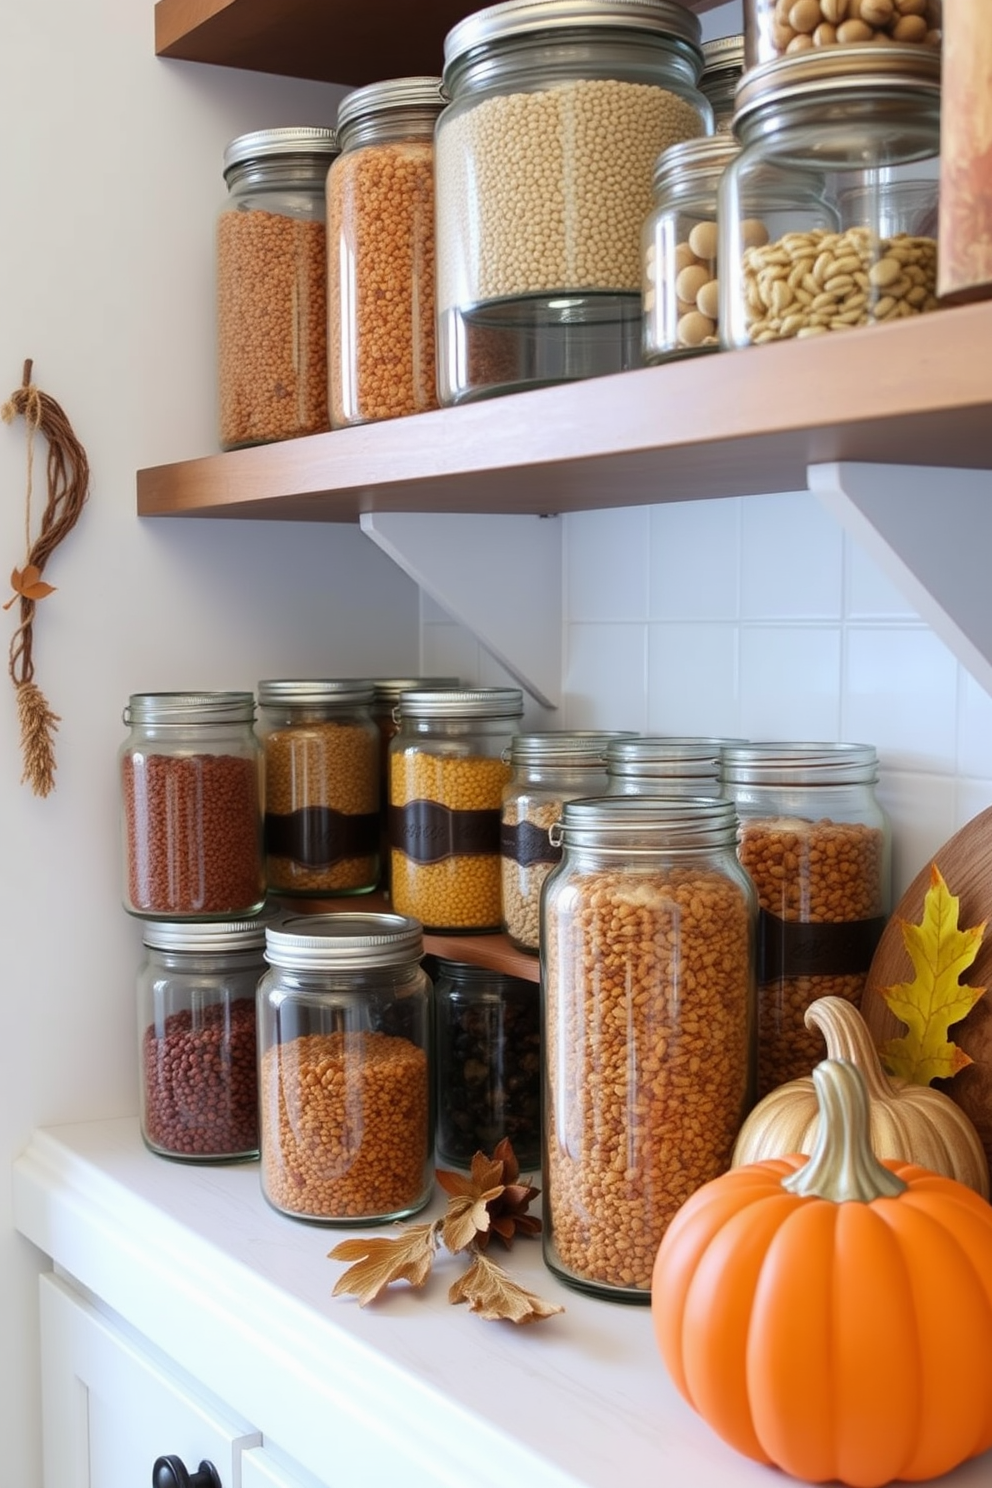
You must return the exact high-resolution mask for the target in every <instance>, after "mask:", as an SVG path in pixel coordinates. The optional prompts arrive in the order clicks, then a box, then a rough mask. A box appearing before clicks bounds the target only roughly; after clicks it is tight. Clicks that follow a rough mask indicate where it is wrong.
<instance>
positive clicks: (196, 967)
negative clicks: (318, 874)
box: [137, 918, 265, 1162]
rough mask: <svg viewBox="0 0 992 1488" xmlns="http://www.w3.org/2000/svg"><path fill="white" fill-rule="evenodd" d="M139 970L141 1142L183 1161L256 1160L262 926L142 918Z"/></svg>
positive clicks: (246, 922)
mask: <svg viewBox="0 0 992 1488" xmlns="http://www.w3.org/2000/svg"><path fill="white" fill-rule="evenodd" d="M142 933H143V937H144V944H145V959H144V961H143V962H142V965H141V968H140V970H139V972H138V985H137V991H138V1083H139V1091H140V1094H139V1103H140V1111H141V1135H142V1138H143V1140H144V1142H145V1145H146V1147H148V1148H149V1149H150V1150H151V1151H152V1152H156V1153H158V1154H159V1156H161V1157H171V1158H176V1159H178V1160H179V1161H181V1162H231V1161H235V1160H239V1159H246V1158H253V1157H257V1156H258V1074H257V1051H256V1039H255V992H256V989H257V987H258V983H259V980H260V979H261V977H262V976H263V975H264V974H265V958H264V956H263V954H262V950H263V947H264V945H265V922H264V921H263V920H261V919H258V918H256V919H244V920H217V921H212V922H209V923H190V922H189V921H184V920H180V921H174V920H148V921H146V922H145V925H144V926H143V932H142Z"/></svg>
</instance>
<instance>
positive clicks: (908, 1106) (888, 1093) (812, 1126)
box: [731, 997, 989, 1199]
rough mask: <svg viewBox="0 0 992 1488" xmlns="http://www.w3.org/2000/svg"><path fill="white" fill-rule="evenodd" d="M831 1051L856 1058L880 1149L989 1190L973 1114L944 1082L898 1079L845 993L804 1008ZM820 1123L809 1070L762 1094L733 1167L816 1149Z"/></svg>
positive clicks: (808, 1021)
mask: <svg viewBox="0 0 992 1488" xmlns="http://www.w3.org/2000/svg"><path fill="white" fill-rule="evenodd" d="M806 1026H807V1027H808V1028H818V1029H819V1030H820V1032H821V1033H822V1034H823V1037H824V1039H825V1040H826V1044H827V1057H828V1058H829V1059H846V1060H849V1061H850V1062H851V1063H852V1064H855V1065H857V1067H858V1069H859V1070H860V1071H861V1073H862V1075H863V1076H864V1079H865V1084H866V1085H867V1087H868V1107H869V1114H870V1121H871V1144H872V1148H873V1150H874V1152H875V1155H876V1157H879V1158H885V1157H890V1158H896V1159H900V1160H902V1161H903V1162H914V1163H919V1164H920V1165H921V1166H922V1167H925V1168H930V1169H931V1170H932V1171H933V1172H934V1173H942V1174H943V1175H944V1176H945V1177H947V1178H956V1179H957V1180H958V1182H959V1183H964V1184H967V1186H968V1187H969V1188H972V1189H974V1190H975V1192H976V1193H978V1194H981V1196H982V1198H983V1199H987V1198H988V1197H989V1165H988V1161H987V1160H986V1157H985V1149H984V1147H983V1146H982V1142H981V1138H980V1137H979V1135H978V1132H977V1131H976V1130H975V1127H974V1125H973V1124H972V1122H971V1120H970V1118H969V1117H968V1116H966V1115H965V1113H964V1112H963V1111H962V1110H961V1108H960V1106H958V1105H956V1104H955V1102H954V1101H952V1100H951V1098H950V1096H947V1095H945V1094H944V1093H943V1091H941V1090H935V1089H934V1088H933V1087H932V1086H931V1085H913V1084H910V1083H909V1082H908V1081H906V1080H900V1079H894V1078H892V1077H891V1076H889V1075H887V1074H886V1073H885V1071H884V1069H883V1068H882V1065H881V1061H880V1060H879V1057H878V1053H877V1051H876V1049H875V1044H874V1042H873V1040H872V1036H871V1033H870V1031H869V1028H868V1025H867V1023H866V1022H865V1020H864V1019H863V1018H862V1016H861V1014H860V1013H859V1012H858V1009H857V1008H856V1007H855V1006H854V1005H853V1003H850V1002H847V1001H846V1000H845V999H844V998H843V997H819V998H817V1000H816V1001H815V1002H812V1003H810V1005H809V1007H808V1008H807V1009H806ZM819 1126H820V1116H819V1106H818V1102H817V1096H816V1089H815V1086H814V1084H813V1077H812V1075H808V1076H803V1077H802V1079H799V1080H790V1081H789V1082H788V1084H786V1085H780V1086H779V1087H778V1089H777V1090H772V1091H771V1092H770V1093H769V1094H768V1095H766V1096H765V1098H764V1100H762V1101H759V1102H758V1104H757V1105H756V1106H755V1108H754V1110H753V1111H752V1112H751V1113H750V1115H749V1116H748V1117H747V1119H746V1120H745V1122H744V1124H743V1126H742V1127H741V1129H740V1132H739V1134H738V1137H737V1143H736V1145H735V1147H734V1154H733V1158H732V1160H731V1166H732V1167H735V1168H737V1167H740V1166H741V1165H742V1164H743V1163H751V1162H761V1161H763V1160H764V1159H765V1158H769V1157H785V1156H787V1155H788V1154H789V1153H790V1152H798V1153H804V1154H806V1155H807V1156H808V1155H809V1154H810V1153H811V1152H812V1151H813V1146H814V1143H815V1142H816V1137H817V1132H818V1131H819Z"/></svg>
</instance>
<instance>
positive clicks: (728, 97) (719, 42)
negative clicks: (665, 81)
mask: <svg viewBox="0 0 992 1488" xmlns="http://www.w3.org/2000/svg"><path fill="white" fill-rule="evenodd" d="M743 75H744V37H743V35H738V36H715V37H713V39H712V40H711V41H704V42H703V71H702V76H701V77H700V79H699V91H700V93H703V94H705V96H706V97H707V98H708V99H709V101H710V105H711V106H712V109H713V127H714V129H715V130H716V132H717V134H726V133H728V132H729V131H730V129H731V127H732V125H733V118H734V93H735V92H736V89H737V84H738V83H739V82H740V80H741V78H742V76H743Z"/></svg>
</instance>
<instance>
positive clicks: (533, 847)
mask: <svg viewBox="0 0 992 1488" xmlns="http://www.w3.org/2000/svg"><path fill="white" fill-rule="evenodd" d="M499 851H500V856H501V857H504V858H509V860H510V861H511V862H512V863H519V864H520V867H521V868H530V867H532V866H533V865H534V864H535V863H560V862H561V848H560V847H554V846H552V843H551V838H550V837H549V836H548V829H547V827H535V825H534V823H533V822H529V821H521V822H503V823H502V824H501V825H500V829H499Z"/></svg>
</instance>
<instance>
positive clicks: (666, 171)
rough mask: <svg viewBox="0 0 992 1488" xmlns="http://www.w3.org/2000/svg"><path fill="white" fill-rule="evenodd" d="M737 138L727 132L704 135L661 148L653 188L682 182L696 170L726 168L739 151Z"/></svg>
mask: <svg viewBox="0 0 992 1488" xmlns="http://www.w3.org/2000/svg"><path fill="white" fill-rule="evenodd" d="M740 148H741V147H740V145H739V144H738V142H737V140H735V139H734V138H733V136H731V135H727V134H702V135H700V136H699V138H698V139H691V140H682V141H681V142H680V143H679V144H676V145H669V146H668V147H667V149H664V150H662V152H661V154H660V155H659V156H658V159H657V160H656V161H655V165H654V188H655V190H656V191H657V190H658V188H659V187H666V186H667V185H668V184H669V183H670V182H675V184H676V185H681V184H682V183H683V182H684V180H685V178H686V176H687V175H689V174H691V172H692V171H694V170H718V171H722V170H725V169H726V167H727V166H728V165H729V164H730V162H731V161H732V160H733V159H734V157H735V155H739V154H740Z"/></svg>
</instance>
